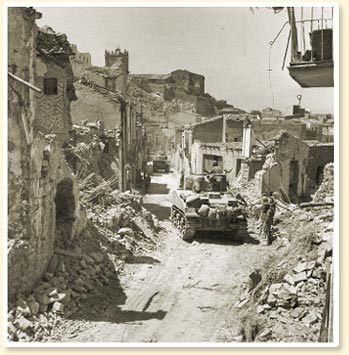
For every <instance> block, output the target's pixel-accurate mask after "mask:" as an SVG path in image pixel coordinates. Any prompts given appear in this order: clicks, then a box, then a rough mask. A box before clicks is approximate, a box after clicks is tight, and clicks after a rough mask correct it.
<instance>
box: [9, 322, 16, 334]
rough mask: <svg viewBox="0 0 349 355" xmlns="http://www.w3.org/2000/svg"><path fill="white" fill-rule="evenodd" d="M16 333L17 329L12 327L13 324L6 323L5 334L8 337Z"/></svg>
mask: <svg viewBox="0 0 349 355" xmlns="http://www.w3.org/2000/svg"><path fill="white" fill-rule="evenodd" d="M16 332H17V328H16V327H15V326H14V325H13V323H11V322H8V323H7V333H8V334H9V335H15V334H16Z"/></svg>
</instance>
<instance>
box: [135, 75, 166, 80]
mask: <svg viewBox="0 0 349 355" xmlns="http://www.w3.org/2000/svg"><path fill="white" fill-rule="evenodd" d="M129 77H130V78H131V79H132V78H144V79H158V80H160V79H167V78H170V77H171V75H170V74H129Z"/></svg>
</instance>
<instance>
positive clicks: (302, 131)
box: [252, 120, 307, 144]
mask: <svg viewBox="0 0 349 355" xmlns="http://www.w3.org/2000/svg"><path fill="white" fill-rule="evenodd" d="M252 130H253V142H252V144H254V143H255V140H256V139H259V140H262V141H264V140H268V139H272V138H274V137H275V136H277V135H278V133H279V132H280V131H285V132H287V133H290V134H292V135H294V136H295V137H298V138H300V139H303V140H305V139H307V136H306V125H305V123H300V122H292V121H287V120H269V121H268V120H261V121H257V120H256V121H253V123H252Z"/></svg>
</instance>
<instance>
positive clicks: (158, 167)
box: [152, 154, 170, 173]
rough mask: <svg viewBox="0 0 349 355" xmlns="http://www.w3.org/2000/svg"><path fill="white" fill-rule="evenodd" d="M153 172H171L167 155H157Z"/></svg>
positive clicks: (153, 163)
mask: <svg viewBox="0 0 349 355" xmlns="http://www.w3.org/2000/svg"><path fill="white" fill-rule="evenodd" d="M152 170H153V172H154V173H155V172H159V171H164V172H166V173H168V172H169V171H170V162H169V160H168V159H167V156H166V155H165V154H157V155H155V156H154V157H153V159H152Z"/></svg>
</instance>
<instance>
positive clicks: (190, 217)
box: [170, 174, 247, 242]
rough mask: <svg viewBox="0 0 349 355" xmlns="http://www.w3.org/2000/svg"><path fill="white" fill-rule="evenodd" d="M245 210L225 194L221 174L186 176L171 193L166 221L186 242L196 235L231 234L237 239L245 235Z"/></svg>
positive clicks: (231, 196) (223, 180) (228, 194)
mask: <svg viewBox="0 0 349 355" xmlns="http://www.w3.org/2000/svg"><path fill="white" fill-rule="evenodd" d="M245 207H246V206H245V202H244V201H242V200H241V199H240V198H236V197H234V196H233V194H232V193H230V192H228V191H227V180H226V175H225V174H200V175H189V176H187V177H185V179H184V184H183V187H182V188H179V189H177V190H174V191H172V193H171V216H170V218H171V221H172V223H173V224H174V225H175V226H176V227H177V228H178V229H179V230H180V232H181V235H182V239H183V240H185V241H188V242H190V241H192V240H193V238H194V235H195V233H196V232H197V231H217V232H218V231H219V232H231V235H232V236H233V237H234V238H237V239H238V238H241V237H242V236H244V235H246V233H247V212H246V208H245Z"/></svg>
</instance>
